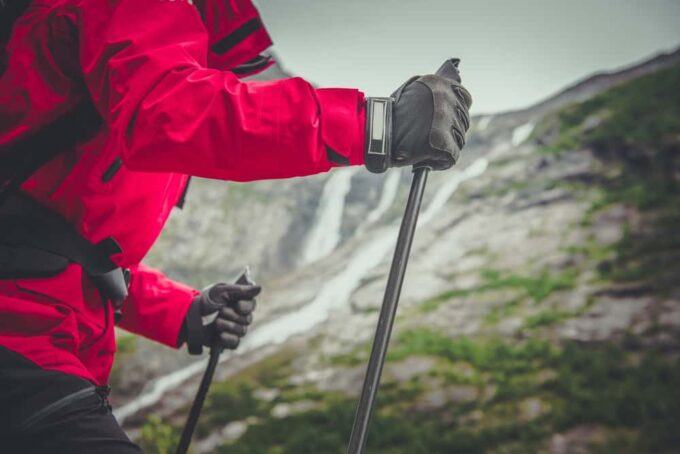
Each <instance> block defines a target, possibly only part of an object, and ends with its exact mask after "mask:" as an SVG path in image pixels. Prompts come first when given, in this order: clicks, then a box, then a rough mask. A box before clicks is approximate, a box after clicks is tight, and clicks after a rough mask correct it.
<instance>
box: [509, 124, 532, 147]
mask: <svg viewBox="0 0 680 454" xmlns="http://www.w3.org/2000/svg"><path fill="white" fill-rule="evenodd" d="M533 131H534V124H533V123H525V124H523V125H522V126H518V127H516V128H515V129H513V130H512V146H513V147H516V146H517V145H519V144H521V143H522V142H524V141H525V140H527V139H528V138H529V136H530V135H531V133H532V132H533Z"/></svg>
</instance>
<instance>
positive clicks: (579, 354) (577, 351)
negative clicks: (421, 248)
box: [219, 330, 680, 453]
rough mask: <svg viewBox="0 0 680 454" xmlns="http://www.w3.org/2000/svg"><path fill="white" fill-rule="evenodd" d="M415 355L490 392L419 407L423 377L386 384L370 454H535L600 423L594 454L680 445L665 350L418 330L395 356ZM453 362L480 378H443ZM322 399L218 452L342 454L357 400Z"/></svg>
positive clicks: (674, 375) (676, 367) (676, 395)
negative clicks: (600, 439)
mask: <svg viewBox="0 0 680 454" xmlns="http://www.w3.org/2000/svg"><path fill="white" fill-rule="evenodd" d="M411 355H419V356H422V355H427V356H431V357H434V358H436V359H437V361H438V362H439V366H438V368H437V371H435V372H434V377H433V379H442V378H447V381H446V382H444V383H441V384H440V385H441V386H451V385H453V384H455V383H474V384H475V385H476V386H478V387H479V389H480V390H484V389H491V390H493V391H491V392H486V394H487V396H486V397H485V398H481V397H480V398H479V399H478V400H477V402H472V403H468V404H449V405H445V406H443V407H438V408H434V409H430V410H428V411H417V410H415V411H414V408H415V407H414V405H416V402H418V401H419V399H420V398H421V396H422V393H423V392H425V391H426V390H427V389H428V387H427V386H425V385H423V384H422V383H421V382H420V381H418V380H415V381H414V380H411V381H408V382H405V383H395V382H387V383H385V386H384V387H383V388H381V394H380V395H379V401H378V404H377V405H378V406H377V411H376V414H375V419H374V421H373V425H372V429H371V436H370V438H369V445H368V452H381V453H430V452H437V453H439V452H461V453H483V452H535V451H537V450H538V449H539V448H541V447H545V444H546V443H547V440H548V439H549V437H550V436H551V434H553V433H557V432H564V431H567V430H569V429H570V428H572V427H576V426H579V425H583V424H592V425H597V426H598V427H602V428H603V430H605V431H606V433H607V434H608V435H609V438H608V439H607V440H606V442H605V444H603V445H600V446H598V447H594V448H593V452H606V450H607V449H610V448H612V447H616V448H617V450H616V452H630V453H633V452H635V453H644V452H649V453H651V452H654V453H656V452H672V450H673V449H675V447H676V446H677V444H678V443H679V442H680V435H678V434H677V431H676V427H678V426H679V425H680V390H678V389H677V386H676V384H677V383H678V382H679V381H678V380H680V363H678V361H677V360H675V361H671V360H669V359H668V358H666V357H665V356H664V355H663V354H662V353H661V352H657V351H648V352H646V353H636V352H629V351H626V350H624V349H623V348H621V347H618V346H616V345H599V346H582V345H576V344H567V345H565V346H564V347H563V348H557V347H554V346H552V345H550V343H548V342H544V341H538V340H525V341H522V342H518V343H512V342H507V341H503V340H501V339H486V340H484V339H477V340H475V339H465V338H463V339H453V338H450V337H448V336H446V335H444V334H442V333H439V332H435V331H428V330H415V331H409V332H406V333H404V334H402V335H401V336H399V337H398V339H396V342H395V345H394V348H393V349H392V351H391V352H390V356H389V359H388V360H389V361H397V360H402V359H404V358H406V357H409V356H411ZM633 358H637V360H636V361H633V360H632V359H633ZM456 364H465V365H466V368H471V369H473V371H474V373H473V374H468V373H466V374H460V373H459V374H458V375H456V374H454V373H452V374H449V375H443V374H442V372H443V371H445V368H446V367H447V366H448V367H450V368H453V366H454V365H456ZM451 370H453V369H451ZM546 371H548V372H552V373H546ZM447 383H448V385H447ZM480 395H481V394H480ZM316 398H317V399H318V400H319V402H320V403H321V406H320V407H318V408H315V409H313V410H310V411H306V412H303V413H299V414H295V415H291V416H289V417H287V418H284V419H274V418H271V417H268V416H267V415H262V416H261V419H260V422H258V423H256V424H253V425H251V426H250V427H249V429H248V431H247V432H246V433H245V435H243V436H242V437H241V438H240V439H239V440H238V442H235V443H233V444H227V445H225V446H223V447H222V448H221V450H220V451H219V452H224V453H227V452H228V453H316V452H324V453H342V452H344V450H345V444H346V441H347V437H348V435H349V430H350V426H351V422H352V419H353V416H354V409H355V404H356V402H355V400H354V399H348V398H346V397H344V396H341V395H337V394H318V395H317V396H316ZM528 401H533V402H538V404H534V405H539V407H540V411H539V412H538V414H534V415H533V416H532V415H531V414H527V413H526V412H527V410H526V407H527V402H528ZM475 415H476V416H475ZM598 450H599V451H598Z"/></svg>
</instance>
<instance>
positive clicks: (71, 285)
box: [0, 0, 471, 454]
mask: <svg viewBox="0 0 680 454" xmlns="http://www.w3.org/2000/svg"><path fill="white" fill-rule="evenodd" d="M0 9H1V10H0V44H1V45H2V48H1V49H2V58H0V418H1V420H0V440H2V442H3V443H4V445H3V446H2V449H9V448H8V447H9V446H12V447H13V448H12V449H10V452H13V450H16V451H17V452H41V453H45V452H59V453H80V452H87V453H92V452H97V453H98V454H106V453H123V454H124V453H136V452H140V450H139V448H138V447H137V446H136V445H135V444H134V443H132V442H131V441H130V440H129V439H128V437H127V436H126V435H125V433H124V432H123V430H122V429H121V428H120V426H119V425H118V423H117V422H116V420H115V419H114V417H113V416H112V414H111V408H110V406H109V405H108V401H107V394H108V387H107V385H106V384H107V381H108V377H109V373H110V370H111V366H112V363H113V355H114V352H115V349H116V346H115V337H114V325H117V326H119V327H120V328H122V329H125V330H128V331H130V332H133V333H136V334H140V335H142V336H145V337H147V338H149V339H152V340H155V341H157V342H160V343H163V344H165V345H168V346H170V347H175V348H178V347H180V346H182V345H183V344H187V346H188V349H189V351H190V352H191V353H197V354H198V353H200V352H201V350H202V349H201V346H203V345H205V346H209V345H212V344H213V343H215V342H217V343H219V344H220V346H222V347H224V348H229V349H235V348H237V346H238V343H239V339H240V338H241V337H243V336H244V335H245V334H246V332H247V327H248V325H249V324H250V323H251V321H252V312H253V310H254V308H255V300H254V299H255V297H256V296H257V294H258V293H259V291H260V288H259V287H258V286H255V285H248V284H239V285H237V284H223V283H220V284H215V285H213V286H211V287H209V288H208V289H206V290H204V291H202V292H200V291H198V290H196V289H194V288H191V287H190V286H187V285H185V284H182V283H179V282H175V281H172V280H170V279H168V278H167V277H165V276H164V275H163V274H162V273H161V272H160V271H157V270H154V269H152V268H149V267H147V266H145V265H143V264H141V263H140V262H141V261H142V259H143V257H144V256H145V254H146V253H147V251H148V250H149V248H150V247H151V245H152V244H153V243H154V241H155V240H156V238H157V237H158V235H159V233H160V231H161V229H162V228H163V225H164V224H165V221H166V220H167V218H168V216H169V214H170V211H171V210H172V208H173V207H174V206H180V207H181V205H182V203H183V200H184V193H185V191H186V189H187V185H188V180H189V176H198V177H206V178H214V179H220V180H227V181H240V182H245V181H253V180H261V179H273V178H289V177H295V176H303V175H311V174H317V173H321V172H326V171H328V170H330V169H332V168H334V167H342V166H348V165H365V166H366V167H367V168H368V170H369V171H372V172H383V171H385V170H386V169H388V168H390V167H396V166H411V165H422V166H427V167H430V168H432V169H435V170H444V169H447V168H449V167H451V166H452V165H453V164H454V163H455V162H456V160H457V158H458V155H459V152H460V150H461V148H462V147H463V145H464V142H465V139H464V134H465V132H466V131H467V129H468V127H469V115H468V109H469V106H470V103H471V98H470V95H469V93H468V92H467V91H466V90H465V89H464V88H463V87H462V86H461V85H460V80H459V79H458V80H451V79H445V78H443V77H439V76H434V75H427V76H423V77H414V78H412V79H409V80H408V81H407V82H406V83H405V84H404V85H403V86H401V87H400V88H399V89H398V90H397V91H396V92H395V93H394V94H393V95H392V97H391V98H365V97H364V95H363V93H362V92H360V91H359V90H356V89H349V88H325V89H323V88H320V89H318V88H315V87H313V86H312V85H310V84H309V83H308V82H306V81H305V80H303V79H301V78H297V77H295V78H290V79H284V80H279V81H270V82H254V81H250V82H244V81H242V80H241V79H240V78H242V77H244V76H248V75H252V74H256V73H258V72H260V71H262V70H264V69H266V68H267V67H269V66H270V65H271V64H273V61H272V59H271V58H270V57H268V56H266V55H263V54H262V52H264V51H265V50H266V49H267V48H268V47H269V46H270V45H271V40H270V38H269V36H268V34H267V32H266V30H265V29H264V27H263V26H262V23H261V21H260V18H259V15H258V12H257V11H256V9H255V8H254V6H253V5H252V4H251V3H250V1H249V0H228V1H223V0H194V1H193V2H192V1H191V0H186V1H180V0H176V1H175V0H117V1H112V0H106V1H105V0H89V1H83V0H34V1H33V2H30V1H29V0H4V1H2V2H0ZM358 70H360V68H358ZM210 314H213V315H214V314H217V318H216V319H214V320H212V321H209V322H206V324H205V325H204V322H203V316H206V315H210ZM3 452H4V451H3Z"/></svg>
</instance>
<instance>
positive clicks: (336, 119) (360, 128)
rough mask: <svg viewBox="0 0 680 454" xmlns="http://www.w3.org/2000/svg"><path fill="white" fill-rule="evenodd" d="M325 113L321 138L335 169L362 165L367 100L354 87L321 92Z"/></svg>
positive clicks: (319, 90)
mask: <svg viewBox="0 0 680 454" xmlns="http://www.w3.org/2000/svg"><path fill="white" fill-rule="evenodd" d="M317 96H318V99H319V106H320V110H321V121H322V124H321V139H322V140H323V143H324V145H325V146H326V152H327V155H328V160H329V161H330V162H331V165H333V166H336V167H337V166H347V165H352V166H354V165H362V164H363V163H364V136H365V125H366V100H365V97H364V94H363V93H362V92H361V91H359V90H356V89H352V88H320V89H318V90H317Z"/></svg>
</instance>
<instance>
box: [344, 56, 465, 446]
mask: <svg viewBox="0 0 680 454" xmlns="http://www.w3.org/2000/svg"><path fill="white" fill-rule="evenodd" d="M454 72H455V74H457V73H458V69H457V67H456V64H455V63H453V61H452V60H447V61H446V62H445V63H444V64H443V65H442V66H441V68H439V70H438V71H437V75H440V76H450V75H452V74H453V73H454ZM429 171H430V169H429V168H428V167H416V168H414V170H413V180H412V181H411V190H410V192H409V195H408V201H407V202H406V209H405V210H404V217H403V218H402V220H401V227H399V236H398V237H397V245H396V247H395V249H394V257H393V258H392V266H391V267H390V274H389V277H388V279H387V286H386V288H385V297H384V298H383V303H382V308H381V309H380V316H379V318H378V326H377V327H376V330H375V337H374V339H373V347H372V349H371V357H370V359H369V360H368V367H367V368H366V377H365V378H364V385H363V388H362V390H361V398H360V399H359V404H358V406H357V411H356V414H355V416H354V424H353V426H352V434H351V436H350V440H349V445H348V446H347V453H348V454H361V453H363V452H364V448H365V447H366V439H367V436H368V425H369V423H370V420H371V413H372V412H373V404H374V403H375V396H376V395H377V393H378V387H379V386H380V376H381V374H382V369H383V365H384V364H385V356H386V354H387V347H388V346H389V343H390V335H391V334H392V325H393V324H394V317H395V315H396V313H397V305H398V304H399V296H400V295H401V286H402V284H403V283H404V274H405V272H406V265H407V264H408V257H409V253H410V251H411V243H412V242H413V236H414V234H415V230H416V223H417V222H418V213H419V212H420V205H421V202H422V200H423V193H424V192H425V183H426V182H427V175H428V173H429Z"/></svg>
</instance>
